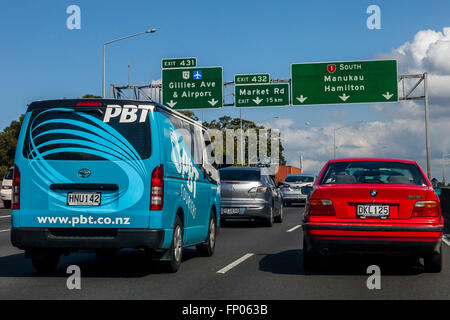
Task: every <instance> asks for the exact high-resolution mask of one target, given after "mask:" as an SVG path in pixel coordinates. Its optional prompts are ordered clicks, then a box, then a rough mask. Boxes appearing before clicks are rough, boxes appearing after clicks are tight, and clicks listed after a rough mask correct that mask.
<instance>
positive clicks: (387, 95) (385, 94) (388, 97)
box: [382, 91, 394, 100]
mask: <svg viewBox="0 0 450 320" xmlns="http://www.w3.org/2000/svg"><path fill="white" fill-rule="evenodd" d="M393 95H394V94H393V93H389V91H388V92H386V93H384V94H383V95H382V96H383V97H385V98H386V100H389V99H390V98H392V96H393Z"/></svg>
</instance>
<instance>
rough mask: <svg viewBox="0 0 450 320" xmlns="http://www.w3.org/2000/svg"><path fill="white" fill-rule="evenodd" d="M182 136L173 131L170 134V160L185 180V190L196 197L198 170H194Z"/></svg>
mask: <svg viewBox="0 0 450 320" xmlns="http://www.w3.org/2000/svg"><path fill="white" fill-rule="evenodd" d="M182 140H183V138H182V136H181V135H180V134H179V133H178V132H177V131H176V130H173V131H172V132H171V134H170V142H171V143H172V154H171V159H172V162H173V163H174V164H175V167H176V169H177V172H178V173H179V174H180V175H181V177H182V178H185V177H186V178H187V188H188V189H189V191H190V192H191V193H192V195H193V197H194V198H195V197H196V193H197V180H198V178H199V176H200V175H199V173H198V170H197V169H196V168H195V164H194V162H193V161H192V157H191V156H190V152H188V151H186V150H189V149H188V148H187V146H186V145H185V144H184V142H183V141H182Z"/></svg>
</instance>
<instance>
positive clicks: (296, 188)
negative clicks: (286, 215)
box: [280, 174, 315, 207]
mask: <svg viewBox="0 0 450 320" xmlns="http://www.w3.org/2000/svg"><path fill="white" fill-rule="evenodd" d="M314 180H315V177H314V175H310V174H290V175H288V176H287V177H286V178H285V179H284V181H283V183H282V184H281V185H280V191H281V194H282V196H283V204H284V206H285V207H288V206H290V205H291V204H293V203H305V202H306V197H307V196H308V193H309V191H310V187H312V185H313V184H314Z"/></svg>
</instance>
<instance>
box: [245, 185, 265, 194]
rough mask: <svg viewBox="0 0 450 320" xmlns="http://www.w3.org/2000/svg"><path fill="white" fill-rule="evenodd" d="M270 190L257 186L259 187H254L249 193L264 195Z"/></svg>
mask: <svg viewBox="0 0 450 320" xmlns="http://www.w3.org/2000/svg"><path fill="white" fill-rule="evenodd" d="M268 189H269V188H268V187H265V186H257V187H253V188H251V189H250V190H248V193H264V192H267V190H268Z"/></svg>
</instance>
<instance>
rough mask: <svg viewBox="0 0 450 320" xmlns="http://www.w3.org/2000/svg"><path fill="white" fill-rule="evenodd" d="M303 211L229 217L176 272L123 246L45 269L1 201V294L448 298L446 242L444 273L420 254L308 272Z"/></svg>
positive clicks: (357, 260) (341, 262) (334, 263)
mask: <svg viewBox="0 0 450 320" xmlns="http://www.w3.org/2000/svg"><path fill="white" fill-rule="evenodd" d="M302 211H303V207H300V206H299V207H293V208H286V209H285V220H284V222H283V223H281V224H279V223H277V224H275V225H274V226H273V227H272V228H267V227H264V226H261V225H259V224H255V223H250V222H234V223H229V224H228V225H227V226H226V227H224V228H222V229H221V231H220V234H219V237H218V239H217V246H216V251H215V254H214V255H213V256H212V257H209V258H206V257H200V256H198V255H197V253H196V252H195V249H191V248H187V249H185V251H184V260H185V261H184V262H183V264H182V266H181V268H180V270H179V272H178V273H176V274H165V273H162V272H161V271H160V270H159V269H158V267H157V266H155V265H154V264H151V263H149V262H148V260H147V259H146V256H145V254H143V253H142V252H140V251H137V250H122V251H120V252H118V253H117V254H116V255H114V256H111V257H97V256H96V255H95V254H87V253H80V254H72V255H70V256H68V257H63V258H62V260H61V262H60V264H59V268H58V271H57V272H55V273H54V274H52V275H50V276H48V275H47V276H42V275H39V274H38V273H36V272H35V271H34V269H33V267H32V265H31V262H30V260H27V259H24V255H23V252H22V251H20V250H17V249H15V248H13V247H12V246H11V244H10V240H9V237H10V233H9V229H10V217H9V215H10V212H9V210H6V209H0V299H2V300H3V299H219V300H221V299H227V300H228V299H233V300H235V299H283V300H284V299H388V300H391V299H449V298H450V286H448V283H449V281H450V250H449V249H450V248H449V246H448V245H447V244H444V249H443V251H444V269H443V271H442V272H441V273H439V274H430V273H425V272H424V270H423V267H422V265H421V263H420V261H416V262H414V261H410V260H408V259H406V258H402V257H386V256H350V257H340V258H335V259H329V260H328V263H327V265H326V266H325V267H324V268H323V269H322V270H320V271H318V272H317V273H314V274H305V272H304V270H303V267H302V258H301V253H302V243H301V237H302V230H301V228H300V227H297V228H296V229H294V230H292V228H294V227H296V226H299V224H300V221H301V213H302ZM288 231H290V232H288ZM449 243H450V242H449ZM241 258H242V259H241ZM236 261H238V262H239V261H240V263H238V264H236V263H234V262H236ZM233 263H234V264H233ZM72 264H75V265H78V266H79V267H80V268H81V290H69V289H67V287H66V281H67V277H68V274H66V269H67V267H68V266H69V265H72ZM373 264H375V265H378V266H380V268H381V290H369V289H368V288H367V286H366V282H367V279H368V277H369V275H368V274H367V273H366V270H367V267H368V266H369V265H373ZM219 271H220V272H223V273H218V272H219Z"/></svg>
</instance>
